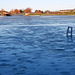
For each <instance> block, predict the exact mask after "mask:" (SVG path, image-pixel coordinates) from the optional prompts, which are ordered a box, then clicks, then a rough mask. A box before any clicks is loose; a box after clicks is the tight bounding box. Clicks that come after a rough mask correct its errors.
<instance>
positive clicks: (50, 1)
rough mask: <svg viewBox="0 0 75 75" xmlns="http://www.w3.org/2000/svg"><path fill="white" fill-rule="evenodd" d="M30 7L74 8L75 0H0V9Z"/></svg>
mask: <svg viewBox="0 0 75 75" xmlns="http://www.w3.org/2000/svg"><path fill="white" fill-rule="evenodd" d="M28 7H30V8H31V9H32V11H34V10H36V9H39V10H43V11H45V10H51V11H57V10H63V9H74V8H75V0H0V10H1V9H5V10H7V11H10V10H11V9H16V8H17V9H26V8H28Z"/></svg>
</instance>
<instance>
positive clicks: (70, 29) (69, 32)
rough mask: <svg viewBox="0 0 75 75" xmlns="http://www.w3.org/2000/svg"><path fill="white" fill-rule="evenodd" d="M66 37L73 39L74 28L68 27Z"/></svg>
mask: <svg viewBox="0 0 75 75" xmlns="http://www.w3.org/2000/svg"><path fill="white" fill-rule="evenodd" d="M69 34H70V35H69ZM66 36H71V37H72V27H68V29H67V34H66Z"/></svg>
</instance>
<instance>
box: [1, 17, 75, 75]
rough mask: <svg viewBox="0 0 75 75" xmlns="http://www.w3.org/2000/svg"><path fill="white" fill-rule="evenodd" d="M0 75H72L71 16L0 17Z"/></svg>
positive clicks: (73, 20)
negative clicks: (67, 35)
mask: <svg viewBox="0 0 75 75" xmlns="http://www.w3.org/2000/svg"><path fill="white" fill-rule="evenodd" d="M68 26H72V27H73V36H72V37H66V31H67V27H68ZM0 75H75V16H10V17H0Z"/></svg>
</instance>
